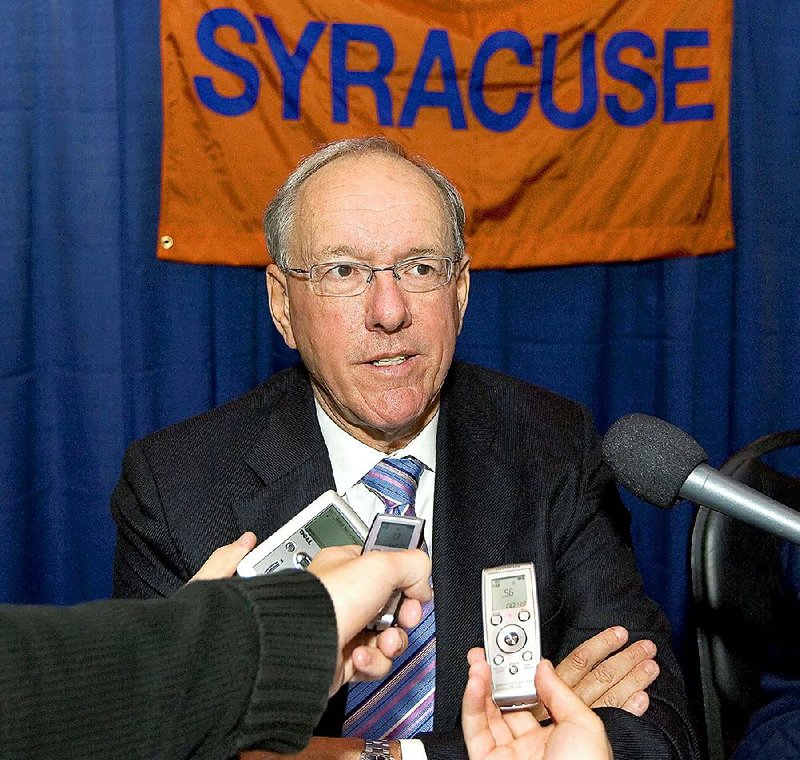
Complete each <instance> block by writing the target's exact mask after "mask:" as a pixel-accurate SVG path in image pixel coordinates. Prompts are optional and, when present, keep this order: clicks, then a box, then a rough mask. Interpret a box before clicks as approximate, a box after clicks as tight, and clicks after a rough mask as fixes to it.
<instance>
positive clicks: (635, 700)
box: [620, 691, 650, 718]
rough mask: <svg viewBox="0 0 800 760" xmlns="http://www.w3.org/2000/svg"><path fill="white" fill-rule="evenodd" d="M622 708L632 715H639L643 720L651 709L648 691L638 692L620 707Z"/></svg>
mask: <svg viewBox="0 0 800 760" xmlns="http://www.w3.org/2000/svg"><path fill="white" fill-rule="evenodd" d="M620 707H622V709H623V710H625V712H629V713H630V714H631V715H637V716H638V717H640V718H641V717H642V715H644V714H645V713H646V712H647V708H648V707H650V697H649V696H648V694H647V692H646V691H637V692H636V693H635V694H632V695H631V696H630V697H629V698H628V699H627V700H626V701H625V702H624V703H623V704H622V705H620Z"/></svg>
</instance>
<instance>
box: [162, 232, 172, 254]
mask: <svg viewBox="0 0 800 760" xmlns="http://www.w3.org/2000/svg"><path fill="white" fill-rule="evenodd" d="M159 242H160V243H161V247H162V248H163V249H164V250H165V251H168V250H169V249H170V248H172V246H173V245H175V241H174V240H173V239H172V238H171V237H170V236H169V235H162V236H161V240H160V241H159Z"/></svg>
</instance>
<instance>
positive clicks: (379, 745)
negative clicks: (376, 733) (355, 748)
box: [359, 739, 392, 760]
mask: <svg viewBox="0 0 800 760" xmlns="http://www.w3.org/2000/svg"><path fill="white" fill-rule="evenodd" d="M359 760H392V753H391V752H390V751H389V742H387V741H384V740H383V739H365V740H364V749H363V750H362V752H361V755H359Z"/></svg>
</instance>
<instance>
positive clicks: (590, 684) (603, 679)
mask: <svg viewBox="0 0 800 760" xmlns="http://www.w3.org/2000/svg"><path fill="white" fill-rule="evenodd" d="M655 654H656V646H655V644H653V642H652V641H647V640H642V641H636V642H634V643H633V644H631V645H630V646H629V647H626V648H625V649H624V650H623V651H622V652H619V653H617V654H615V655H613V656H612V657H609V658H608V659H606V660H604V661H603V662H601V663H600V664H599V665H597V666H596V667H594V668H593V669H592V670H591V671H590V672H589V673H588V674H587V675H585V676H584V677H583V678H582V679H581V680H580V682H579V683H578V684H576V685H575V686H574V687H573V689H574V691H575V693H576V694H577V695H578V696H579V697H580V698H581V699H582V700H583V701H584V703H585V704H587V705H592V706H599V705H596V703H597V702H598V700H600V699H602V697H603V696H604V695H605V694H606V693H607V692H609V691H610V690H611V689H613V688H614V687H615V686H619V685H620V684H622V686H621V687H620V688H619V689H618V693H617V697H616V699H617V700H618V701H620V702H624V701H625V700H626V699H627V698H628V697H629V696H630V695H631V694H633V692H635V691H640V690H641V689H643V688H644V685H645V684H646V685H648V686H649V685H650V684H649V683H647V680H648V679H649V678H650V676H649V674H648V672H647V670H640V671H638V672H637V673H636V674H633V671H634V670H635V669H636V668H637V667H638V666H639V665H640V664H642V663H643V662H645V661H646V660H649V659H651V658H652V657H654V656H655ZM653 664H655V663H653ZM656 675H657V673H656ZM628 676H632V677H631V678H630V680H629V681H625V679H626V677H628ZM651 680H652V679H651ZM623 682H624V683H623ZM640 682H641V683H642V685H639V683H640Z"/></svg>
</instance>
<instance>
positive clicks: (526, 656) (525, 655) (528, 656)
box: [522, 651, 533, 660]
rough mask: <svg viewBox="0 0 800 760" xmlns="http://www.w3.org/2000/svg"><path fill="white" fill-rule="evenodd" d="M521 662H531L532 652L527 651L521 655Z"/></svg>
mask: <svg viewBox="0 0 800 760" xmlns="http://www.w3.org/2000/svg"><path fill="white" fill-rule="evenodd" d="M522 659H523V660H532V659H533V652H531V651H527V652H523V653H522Z"/></svg>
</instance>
